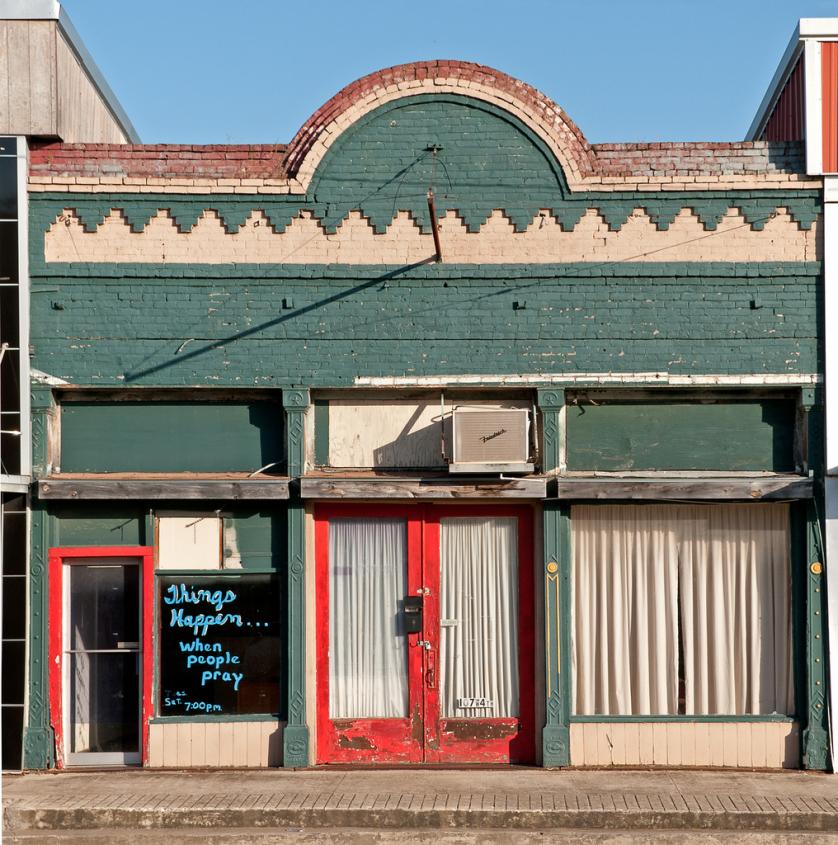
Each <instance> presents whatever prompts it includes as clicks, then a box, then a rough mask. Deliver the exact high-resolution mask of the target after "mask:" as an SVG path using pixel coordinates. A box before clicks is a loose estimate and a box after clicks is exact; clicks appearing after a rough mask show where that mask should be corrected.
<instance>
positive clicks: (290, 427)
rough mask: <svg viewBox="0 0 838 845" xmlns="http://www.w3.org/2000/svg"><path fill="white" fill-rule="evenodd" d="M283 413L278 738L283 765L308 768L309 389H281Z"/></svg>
mask: <svg viewBox="0 0 838 845" xmlns="http://www.w3.org/2000/svg"><path fill="white" fill-rule="evenodd" d="M282 404H283V405H284V406H285V414H286V436H287V449H288V475H289V476H290V477H291V478H292V479H293V480H294V484H293V493H292V498H291V500H290V501H289V503H288V540H287V543H288V582H287V584H288V596H287V599H286V607H287V618H288V625H287V637H288V647H287V652H286V653H287V659H288V666H287V669H286V672H285V677H286V679H287V684H288V722H287V724H286V726H285V730H284V731H283V734H282V740H283V765H284V766H286V767H289V768H296V767H301V766H308V765H309V730H308V723H307V721H306V651H305V650H306V642H305V634H306V621H305V594H306V578H305V570H306V548H305V545H306V544H305V505H304V504H303V501H302V499H301V498H300V491H299V477H300V476H301V475H302V474H303V473H304V471H305V454H306V445H305V417H306V413H307V411H308V408H309V405H310V404H311V397H310V395H309V391H308V390H301V389H290V390H283V392H282Z"/></svg>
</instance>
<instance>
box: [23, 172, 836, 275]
mask: <svg viewBox="0 0 838 845" xmlns="http://www.w3.org/2000/svg"><path fill="white" fill-rule="evenodd" d="M426 190H427V188H426ZM421 199H422V203H423V204H422V203H418V202H417V203H415V204H410V203H407V202H406V201H402V200H399V201H398V205H395V206H394V205H393V204H392V203H390V204H389V205H387V207H386V209H382V208H381V206H379V205H369V204H365V203H364V202H363V201H361V200H359V201H357V202H351V201H350V202H344V203H343V204H342V205H340V206H336V205H335V204H334V203H333V202H329V201H318V200H313V199H306V198H301V197H293V196H287V195H278V196H277V197H276V198H274V197H270V198H268V197H267V196H266V195H265V194H257V195H254V196H248V195H246V194H236V195H231V196H229V197H226V196H224V197H219V195H217V194H216V195H214V196H212V197H201V196H200V195H195V194H186V195H182V196H181V195H177V194H159V195H149V194H119V193H113V194H98V193H97V194H66V193H55V194H53V193H48V192H45V193H43V194H37V195H33V197H32V199H31V201H30V207H31V209H32V223H31V232H32V238H31V240H32V244H33V246H32V250H33V254H32V257H33V259H35V262H37V263H36V264H35V266H36V267H40V266H43V264H44V253H43V238H44V234H45V233H46V232H47V231H48V230H49V228H50V227H51V226H52V225H53V224H55V223H56V221H59V222H60V218H62V217H63V215H64V212H65V211H72V212H73V214H74V215H75V216H76V217H77V218H78V219H79V221H80V223H81V225H82V228H83V229H84V231H85V232H95V231H96V230H97V229H98V228H99V226H100V225H101V224H102V223H104V221H105V219H106V218H107V217H108V215H109V214H110V213H111V212H112V211H119V212H121V214H122V216H123V217H124V218H125V220H126V222H127V223H128V225H129V227H130V229H131V231H132V232H142V231H143V230H144V229H145V227H146V226H147V225H148V224H149V222H150V221H151V220H152V218H154V217H155V216H157V214H158V212H160V211H165V212H167V213H168V215H169V216H170V217H171V218H172V220H173V221H174V222H175V225H176V226H177V228H178V230H179V231H181V232H189V231H191V230H192V229H193V228H194V227H195V225H196V224H197V223H198V221H199V220H200V218H201V217H202V216H203V215H204V213H205V212H208V211H212V212H215V213H216V214H217V215H218V217H219V219H220V220H221V223H222V225H223V226H224V229H225V231H226V232H227V233H228V234H234V233H235V232H238V231H239V229H240V228H241V227H242V226H243V225H244V224H245V223H246V222H247V220H248V218H249V217H250V216H251V215H252V214H254V213H255V212H261V213H262V214H264V215H265V217H266V218H267V220H268V225H269V226H270V227H271V229H272V230H273V231H274V232H276V233H277V234H280V233H282V232H284V231H285V230H286V229H287V228H288V226H290V225H291V222H292V221H293V220H294V219H295V218H298V217H299V216H300V214H301V213H302V212H309V213H310V214H311V215H312V216H313V217H314V219H316V220H317V221H318V222H319V223H320V224H321V225H322V226H323V228H324V230H325V231H326V233H328V234H334V233H335V232H337V230H338V228H339V227H340V225H341V224H342V223H343V222H344V221H345V220H346V218H347V217H348V216H349V214H350V212H352V211H359V212H360V213H361V214H362V215H363V216H364V217H365V218H366V219H367V220H369V222H370V224H371V225H372V227H373V230H374V231H375V232H376V233H377V234H383V233H384V232H386V230H387V228H388V227H389V226H390V224H391V223H392V222H393V220H394V219H395V218H396V216H397V215H398V214H399V213H400V212H407V213H409V214H410V216H411V218H412V219H413V220H414V221H415V222H416V224H417V225H418V226H419V228H420V230H421V231H422V232H423V233H424V234H428V233H430V232H431V231H432V227H431V223H430V217H429V213H428V205H427V200H426V199H425V197H424V195H423V196H422V198H421ZM405 206H409V207H405ZM637 208H639V209H642V210H643V211H645V212H646V214H647V215H648V216H649V217H650V219H651V221H652V223H653V224H654V225H655V228H656V229H657V230H658V231H665V230H667V229H668V228H669V226H670V225H671V223H672V222H673V221H674V219H675V218H676V217H677V216H678V214H679V213H680V212H682V211H683V210H685V209H687V210H689V211H691V212H692V213H693V214H695V215H696V217H697V218H698V220H699V222H700V223H701V224H702V226H703V228H704V230H705V231H707V232H712V231H715V230H716V228H717V227H718V225H719V223H720V222H721V220H722V218H723V217H724V216H725V215H726V214H727V213H728V212H729V211H731V210H732V209H736V210H738V211H739V212H740V213H741V214H742V217H743V221H744V223H745V224H746V225H747V226H749V227H751V228H752V229H754V230H755V231H761V230H762V229H763V228H764V227H765V224H766V223H767V222H768V221H769V220H771V219H772V218H774V217H775V216H776V215H777V213H778V210H779V209H781V208H784V209H786V210H787V211H788V213H789V215H790V217H791V219H792V220H793V221H794V222H796V223H797V224H798V225H799V226H800V228H801V229H805V230H808V229H811V227H812V225H813V223H814V222H815V220H817V218H818V217H819V215H820V214H821V211H822V206H821V200H820V195H819V193H818V192H817V191H806V190H776V189H775V190H765V191H750V192H732V191H718V192H714V191H700V192H680V191H679V192H677V193H676V192H672V194H671V195H669V194H668V195H666V196H663V197H662V196H661V194H660V192H656V193H652V192H650V193H645V194H644V193H640V192H637V193H635V192H628V193H624V192H619V191H615V192H603V193H595V192H580V193H575V194H573V195H572V196H571V197H568V198H557V197H555V196H554V197H537V198H535V199H533V198H532V197H531V196H529V195H528V196H527V197H526V198H525V199H524V200H522V199H521V198H518V197H512V198H510V199H507V200H503V201H500V200H499V201H498V202H497V203H491V202H489V203H487V204H484V205H479V206H476V205H473V204H472V205H466V204H465V203H464V202H463V201H460V200H453V199H449V198H447V197H446V196H443V197H441V198H440V199H439V201H438V205H437V216H438V217H439V218H440V219H441V218H442V217H444V216H445V215H446V214H447V213H448V212H449V211H451V212H454V213H456V215H457V216H458V217H460V218H461V219H462V220H463V223H464V225H465V226H466V229H467V230H468V231H469V232H471V233H475V232H478V231H479V230H480V228H481V226H482V225H483V224H484V223H485V222H486V220H487V219H488V218H489V217H490V216H491V214H492V212H493V211H496V210H499V211H502V212H503V214H504V215H505V216H506V217H507V218H509V220H510V221H511V222H512V224H513V226H514V229H515V231H516V232H524V231H526V230H527V229H528V228H529V226H530V225H531V224H532V223H533V221H534V220H535V219H536V217H537V216H538V215H539V214H540V212H542V211H543V210H546V211H547V212H548V213H549V214H550V215H551V216H552V217H553V218H554V219H555V220H556V222H557V223H559V224H560V225H561V227H562V229H563V231H566V232H568V231H573V230H574V229H575V228H576V225H577V224H578V223H579V221H580V220H581V219H582V217H583V216H584V215H585V213H586V212H587V211H589V210H593V211H596V212H597V213H598V214H600V215H601V216H602V217H603V219H604V220H605V222H606V223H607V224H608V227H609V229H611V231H615V232H616V231H619V230H620V229H621V228H622V227H623V226H624V225H625V223H626V222H627V221H628V219H629V217H630V216H631V214H632V213H633V212H634V210H635V209H637ZM62 263H63V262H60V263H58V264H57V265H56V266H61V265H62Z"/></svg>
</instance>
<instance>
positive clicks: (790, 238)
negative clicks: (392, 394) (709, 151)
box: [45, 208, 822, 264]
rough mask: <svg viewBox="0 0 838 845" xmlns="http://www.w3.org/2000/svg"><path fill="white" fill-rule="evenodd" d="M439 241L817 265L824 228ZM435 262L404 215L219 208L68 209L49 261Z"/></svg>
mask: <svg viewBox="0 0 838 845" xmlns="http://www.w3.org/2000/svg"><path fill="white" fill-rule="evenodd" d="M440 237H441V240H442V243H443V249H444V253H445V260H446V261H447V262H451V263H463V264H479V263H486V264H498V263H552V262H562V261H574V262H575V261H641V260H642V261H790V260H791V261H814V260H817V259H818V258H820V255H821V251H822V248H821V241H820V226H819V224H818V222H815V224H814V225H813V226H811V227H810V228H809V229H803V228H802V227H800V226H799V225H798V224H797V223H796V222H795V221H794V220H793V219H792V218H791V217H790V216H789V214H788V213H787V212H786V211H785V210H784V209H780V210H778V212H777V213H776V214H775V216H774V217H772V218H771V219H770V220H768V221H767V222H766V223H765V225H764V226H763V228H761V229H755V228H753V227H752V226H750V225H749V224H748V223H747V222H746V221H745V220H744V219H743V216H742V214H741V213H740V212H739V210H738V209H735V208H734V209H730V210H728V212H727V213H726V214H725V215H724V217H723V218H722V219H721V221H720V222H719V224H718V226H717V227H716V229H714V230H713V231H712V233H708V232H707V231H706V230H705V228H704V225H703V224H702V223H701V221H700V220H699V219H698V217H697V216H696V215H695V214H694V213H693V212H691V211H690V210H689V209H683V210H682V211H681V212H679V214H678V215H677V217H676V218H675V220H673V222H672V223H671V224H670V225H669V227H668V228H667V229H658V228H657V227H656V226H655V224H654V222H653V221H652V220H651V219H650V218H649V216H648V215H647V214H646V213H645V212H644V211H643V210H642V209H635V210H634V211H633V212H632V213H631V214H630V215H629V217H628V220H627V221H626V223H625V224H624V225H623V226H622V227H621V228H620V229H619V230H618V231H613V230H612V229H611V228H610V227H609V226H608V224H607V223H606V222H605V220H604V219H603V217H602V216H601V215H600V214H599V213H598V212H597V211H596V210H594V209H589V210H588V211H587V212H585V214H584V215H583V217H582V218H581V220H580V221H579V223H578V224H577V225H576V226H575V227H574V228H573V229H571V230H565V229H563V228H562V226H561V225H560V224H559V223H558V222H557V221H556V219H555V217H553V216H552V215H550V214H549V213H547V212H546V211H545V212H543V213H542V214H539V215H537V216H536V218H535V220H534V221H533V222H532V223H531V224H530V226H529V227H528V228H527V229H526V230H525V231H523V232H516V231H515V229H514V227H513V226H512V224H511V222H510V221H509V220H508V219H507V218H506V217H505V216H504V215H503V214H502V213H500V212H495V213H494V214H492V216H491V217H490V218H489V220H488V221H487V222H486V223H484V224H483V226H482V227H481V228H480V231H479V232H474V233H470V232H468V231H467V229H466V227H465V226H464V225H463V222H462V221H461V220H460V219H459V218H458V217H457V215H456V214H454V213H453V212H449V213H448V214H447V215H446V216H445V217H444V218H443V219H442V221H441V223H440ZM433 255H434V245H433V238H432V236H431V235H430V234H429V233H423V232H422V231H421V229H420V227H419V226H418V225H417V224H416V223H415V222H414V221H413V220H412V219H411V218H410V216H409V215H407V214H406V213H404V212H402V213H400V214H398V215H397V217H396V218H395V220H394V221H393V223H391V224H390V226H389V227H388V228H387V231H386V232H384V233H381V234H377V233H376V232H375V231H374V230H373V228H372V226H371V225H370V224H369V221H367V220H366V219H365V218H364V217H363V216H362V215H361V214H360V213H359V212H352V213H351V214H350V215H349V217H348V218H347V219H346V220H345V221H344V222H343V223H342V224H341V225H340V226H339V227H338V229H337V231H336V232H335V233H334V234H329V233H327V232H326V231H325V230H324V229H323V227H322V226H321V224H320V222H319V221H318V220H317V219H316V218H314V217H313V216H312V215H311V214H310V213H309V212H303V213H302V216H300V217H296V218H295V219H294V220H293V221H292V222H291V224H290V225H289V226H287V227H285V229H284V230H283V231H281V232H277V231H275V230H274V229H273V228H272V227H271V225H270V222H269V221H268V219H267V218H266V217H265V215H264V214H263V213H262V212H261V211H259V210H256V211H254V212H252V214H251V215H250V217H249V218H248V219H247V221H246V222H245V223H244V225H242V226H240V227H239V228H238V230H237V231H236V232H227V230H226V229H225V227H224V225H223V223H222V221H221V219H220V218H219V216H218V214H217V213H216V212H215V211H212V210H209V211H206V212H204V214H203V215H202V216H201V217H200V219H199V220H198V222H197V223H196V224H195V226H193V227H192V228H191V229H190V230H189V231H181V230H180V229H179V228H178V226H177V225H176V223H175V221H174V220H173V219H172V218H171V217H170V216H169V214H168V213H167V212H166V211H160V212H158V214H157V215H155V216H154V217H152V218H151V220H150V221H149V223H148V224H147V225H146V227H145V228H144V229H143V230H142V231H140V232H137V231H132V229H131V226H130V225H129V223H128V221H127V220H126V219H125V218H124V216H123V215H122V213H121V212H120V211H119V210H112V211H111V213H110V214H109V216H108V217H107V218H106V219H105V221H104V222H103V223H101V224H100V225H99V226H98V227H97V228H96V230H95V231H92V232H91V231H85V229H84V227H83V225H82V223H81V222H80V220H79V218H78V217H77V216H76V215H75V213H74V212H73V210H72V209H65V210H64V211H63V213H62V214H61V215H60V219H59V220H58V221H57V222H55V223H53V225H52V226H51V227H50V229H49V230H48V232H47V234H46V238H45V257H46V260H47V261H48V262H88V263H98V262H128V263H146V264H158V263H182V264H203V263H211V264H237V263H268V264H278V263H293V264H338V263H339V264H412V263H415V262H421V261H425V260H428V259H429V258H431V257H432V256H433Z"/></svg>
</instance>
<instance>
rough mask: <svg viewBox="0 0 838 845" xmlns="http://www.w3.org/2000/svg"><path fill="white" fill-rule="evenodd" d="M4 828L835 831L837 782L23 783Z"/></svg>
mask: <svg viewBox="0 0 838 845" xmlns="http://www.w3.org/2000/svg"><path fill="white" fill-rule="evenodd" d="M3 803H4V822H5V823H4V829H5V830H6V832H7V833H8V832H14V831H26V830H30V831H31V830H35V829H40V830H68V829H73V830H83V829H88V830H90V829H95V828H109V829H128V828H133V829H137V828H145V829H149V828H169V829H171V828H181V829H184V828H191V829H193V830H194V829H196V828H204V829H209V828H218V827H224V828H261V829H265V828H271V827H273V828H287V827H305V828H309V827H323V828H327V827H328V828H346V827H351V828H372V829H379V830H380V829H382V828H391V829H396V828H399V829H404V828H420V829H426V830H427V829H429V828H443V829H449V830H450V829H452V828H465V827H467V828H470V829H472V830H473V829H475V828H486V829H489V828H491V829H496V830H497V829H516V830H560V829H570V828H573V829H579V830H584V829H588V830H591V829H600V830H602V829H605V830H635V831H639V830H661V829H668V830H687V829H689V830H717V831H771V832H778V831H797V832H805V831H824V832H826V831H838V777H835V776H832V775H823V774H814V773H805V772H787V773H778V772H771V773H740V772H698V771H664V772H629V771H545V770H542V769H507V770H500V769H493V770H488V771H487V770H470V771H468V770H462V771H450V770H446V771H434V770H405V769H399V770H383V771H382V770H375V771H370V770H360V771H358V770H353V771H348V770H328V771H324V770H319V769H314V770H307V771H283V770H260V771H225V772H217V771H214V772H195V771H183V772H160V771H112V772H101V771H100V772H71V773H60V774H27V775H22V776H10V777H6V778H5V779H4V781H3Z"/></svg>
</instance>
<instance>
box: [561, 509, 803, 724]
mask: <svg viewBox="0 0 838 845" xmlns="http://www.w3.org/2000/svg"><path fill="white" fill-rule="evenodd" d="M571 517H572V520H571V524H572V532H573V597H574V600H573V627H572V631H573V672H574V710H575V712H576V713H579V714H586V715H590V714H609V715H644V714H670V715H676V714H678V713H679V711H680V712H682V713H684V714H685V715H694V714H723V715H742V714H760V713H773V712H779V713H792V712H793V710H794V706H793V705H794V699H793V678H792V668H791V657H792V655H791V612H790V563H789V510H788V506H786V505H782V504H777V505H775V504H745V505H604V506H603V505H591V506H587V505H585V506H578V507H574V508H573V510H572V513H571ZM679 610H680V612H679ZM679 643H680V650H681V651H682V652H683V656H682V657H681V658H679ZM679 678H680V679H683V698H684V705H683V707H679V697H680V696H679Z"/></svg>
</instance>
